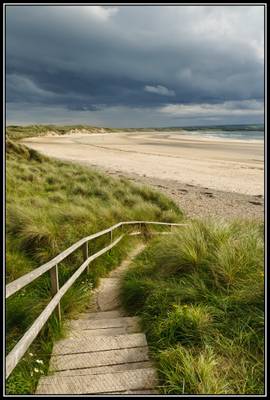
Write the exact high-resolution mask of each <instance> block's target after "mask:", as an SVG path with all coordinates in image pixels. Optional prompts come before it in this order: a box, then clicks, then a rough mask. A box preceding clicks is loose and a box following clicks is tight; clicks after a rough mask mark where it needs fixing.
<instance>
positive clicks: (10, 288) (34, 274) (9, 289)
mask: <svg viewBox="0 0 270 400" xmlns="http://www.w3.org/2000/svg"><path fill="white" fill-rule="evenodd" d="M136 224H147V225H168V226H182V225H185V224H176V223H168V222H152V221H127V222H119V223H118V224H116V225H113V226H111V227H110V228H107V229H104V230H103V231H100V232H97V233H94V234H93V235H90V236H87V237H85V238H83V239H81V240H79V241H78V242H76V243H74V244H73V245H72V246H70V247H69V248H68V249H66V250H64V251H63V252H62V253H60V254H58V256H56V257H54V258H53V259H52V260H51V261H49V262H47V263H46V264H43V265H41V266H40V267H38V268H36V269H34V270H33V271H31V272H29V273H28V274H25V275H23V276H21V277H20V278H18V279H16V280H14V281H13V282H11V283H9V284H8V285H7V286H6V299H7V298H8V297H10V296H11V295H12V294H14V293H16V292H17V291H18V290H20V289H22V288H23V287H24V286H26V285H28V284H29V283H31V282H33V281H34V280H35V279H37V278H38V277H40V276H41V275H43V274H44V273H45V272H47V271H49V270H50V269H51V268H53V267H54V266H55V265H56V264H58V263H59V262H61V261H63V260H64V259H65V258H66V257H68V256H69V255H70V254H71V253H73V252H74V251H75V250H77V249H78V248H79V247H81V246H82V245H83V244H84V243H86V242H89V241H90V240H93V239H96V238H98V237H100V236H102V235H105V234H106V233H109V232H112V231H113V230H114V229H116V228H119V227H120V226H122V225H136Z"/></svg>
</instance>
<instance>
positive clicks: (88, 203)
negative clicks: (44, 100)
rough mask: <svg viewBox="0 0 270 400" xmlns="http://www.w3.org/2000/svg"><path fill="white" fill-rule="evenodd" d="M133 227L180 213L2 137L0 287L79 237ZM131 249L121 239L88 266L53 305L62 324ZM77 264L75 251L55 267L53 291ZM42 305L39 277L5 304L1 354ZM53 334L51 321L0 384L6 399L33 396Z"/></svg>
mask: <svg viewBox="0 0 270 400" xmlns="http://www.w3.org/2000/svg"><path fill="white" fill-rule="evenodd" d="M28 133H29V132H28ZM17 134H18V133H17ZM15 136H16V135H15ZM18 138H19V137H18V136H16V139H18ZM138 219H140V220H143V219H145V220H158V221H168V222H174V221H181V220H182V212H181V211H180V210H179V209H178V208H177V207H176V205H175V204H174V203H173V202H172V201H171V200H169V199H168V198H167V197H165V196H164V195H163V194H161V193H159V192H157V191H154V190H152V189H149V188H148V187H144V186H139V185H135V184H132V183H130V182H129V181H128V180H126V179H116V178H111V177H108V176H106V175H105V174H102V173H99V172H97V171H95V170H93V169H90V168H87V167H82V166H79V165H75V164H68V163H65V162H61V161H56V160H52V159H49V158H47V157H44V156H42V155H41V154H39V153H38V152H36V151H35V150H32V149H29V148H27V147H25V146H23V145H21V144H19V143H18V142H14V141H12V140H10V135H8V138H7V140H6V280H7V283H8V282H11V281H13V280H14V279H16V278H18V277H20V276H22V275H23V274H25V273H27V272H29V271H31V270H32V269H34V268H36V267H38V266H40V265H41V264H43V263H45V262H47V261H49V260H50V259H51V258H53V257H54V256H55V255H57V254H59V253H60V252H61V251H63V250H65V249H66V248H67V247H69V246H70V245H71V244H73V243H75V242H76V241H78V240H79V239H81V238H82V237H85V236H87V235H89V234H91V233H95V232H98V231H100V230H102V229H104V228H107V227H109V226H111V225H113V224H115V223H117V222H119V221H125V220H138ZM116 234H117V233H116ZM134 241H135V239H132V240H131V238H130V239H129V240H126V239H124V240H123V241H122V242H120V243H119V245H117V246H116V247H115V248H114V249H112V251H111V252H110V253H107V254H106V255H103V256H102V257H101V258H100V259H97V260H96V261H95V262H93V263H92V264H91V268H90V273H89V275H88V276H87V275H86V273H85V274H83V275H82V276H81V278H79V279H78V281H76V283H75V284H74V285H73V286H72V288H71V289H70V290H69V291H68V292H67V294H66V295H65V296H64V298H63V300H62V301H61V307H62V312H63V316H64V319H65V318H66V317H72V316H74V314H75V313H77V312H80V311H81V310H82V309H83V308H84V306H85V305H86V304H87V303H88V302H89V298H90V296H91V289H92V288H93V287H94V286H95V285H96V284H97V282H98V279H99V277H101V276H103V275H104V274H105V273H106V272H107V271H108V270H109V269H111V268H113V267H114V266H116V265H117V264H118V263H119V262H120V261H121V259H123V257H124V256H125V255H126V254H127V252H128V251H129V250H130V249H131V247H132V246H134ZM109 243H110V240H109V237H108V236H105V237H102V238H99V239H98V240H95V241H92V242H90V246H89V251H90V252H91V253H94V252H95V251H97V250H99V249H101V248H102V247H104V245H105V244H109ZM82 261H83V258H82V252H81V251H80V250H78V251H77V252H76V253H75V254H73V255H71V256H69V257H68V258H67V259H66V260H65V261H64V262H62V263H60V264H59V274H60V278H59V279H60V285H62V284H63V283H64V282H65V281H66V280H67V279H68V278H69V277H70V276H71V275H72V273H73V272H74V271H75V269H77V268H78V267H79V266H80V265H81V263H82ZM50 298H51V294H50V279H49V274H45V275H43V276H42V277H40V278H39V279H37V280H36V281H35V282H33V283H32V284H30V285H28V286H26V287H25V288H24V289H23V290H21V291H19V292H18V293H17V294H15V295H13V296H11V297H10V298H9V299H8V300H7V303H6V332H7V352H9V351H10V350H11V349H12V347H13V346H14V344H15V343H16V342H17V341H18V339H19V338H20V337H22V335H23V334H24V333H25V331H26V330H27V329H28V328H29V327H30V325H31V324H32V323H33V322H34V320H35V319H36V318H37V316H38V315H39V314H40V312H41V311H42V310H43V309H44V307H45V305H46V304H48V302H49V300H50ZM60 333H61V332H60V330H59V327H58V325H57V322H56V320H55V318H54V317H52V318H51V319H50V321H49V323H48V324H46V326H45V328H44V329H43V331H42V332H41V334H40V335H39V337H38V338H37V339H36V341H35V342H34V344H33V345H32V346H31V348H30V349H29V351H28V352H27V354H26V355H25V357H24V358H23V360H22V361H21V362H20V363H19V364H18V366H17V367H16V368H15V370H14V371H13V372H12V374H11V375H10V377H9V378H8V380H7V385H6V389H7V393H9V394H26V393H34V390H35V386H36V384H37V381H38V378H39V376H40V374H42V373H46V369H47V366H48V360H49V355H50V351H51V348H52V342H53V339H54V338H56V337H58V336H59V334H60Z"/></svg>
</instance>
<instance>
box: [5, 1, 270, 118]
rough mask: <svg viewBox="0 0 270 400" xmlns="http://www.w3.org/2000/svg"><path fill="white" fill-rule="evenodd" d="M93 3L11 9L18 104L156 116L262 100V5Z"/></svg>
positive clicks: (9, 35) (10, 94) (10, 81)
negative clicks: (169, 110)
mask: <svg viewBox="0 0 270 400" xmlns="http://www.w3.org/2000/svg"><path fill="white" fill-rule="evenodd" d="M91 7H93V6H83V7H82V6H7V7H6V9H7V25H6V64H7V79H6V81H7V82H6V94H7V100H8V102H9V105H10V104H12V103H17V104H19V103H21V104H25V102H26V103H28V104H30V105H33V106H34V105H35V104H40V105H43V106H44V108H45V107H47V108H50V107H51V106H54V105H56V106H59V107H60V108H61V110H65V109H66V110H67V112H69V111H70V110H73V111H79V110H81V111H85V112H86V111H90V112H94V111H97V110H99V111H101V110H106V108H110V109H112V108H113V107H122V106H125V107H129V108H131V109H134V108H135V107H141V108H146V107H147V108H148V109H149V110H151V109H152V110H153V111H152V112H153V113H156V111H155V110H158V109H159V108H160V107H166V105H168V104H175V105H177V104H194V103H207V104H222V103H224V102H225V101H247V100H262V99H263V89H264V88H263V85H264V83H263V62H262V61H263V60H262V57H261V54H262V51H261V49H262V34H263V12H261V11H263V7H261V6H241V7H234V6H233V7H232V6H231V7H230V6H216V7H207V6H204V7H199V6H195V7H193V6H192V7H191V6H187V7H184V6H145V7H144V6H137V7H132V6H131V7H127V6H118V7H109V6H108V7H101V6H95V7H96V8H91ZM168 100H169V101H168ZM251 104H252V103H251ZM254 104H255V103H254ZM251 106H252V105H251ZM104 112H105V111H104ZM153 115H154V114H153ZM155 115H156V114H155ZM104 116H105V114H104ZM163 117H164V116H163Z"/></svg>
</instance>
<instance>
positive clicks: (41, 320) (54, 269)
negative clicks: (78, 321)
mask: <svg viewBox="0 0 270 400" xmlns="http://www.w3.org/2000/svg"><path fill="white" fill-rule="evenodd" d="M125 225H133V226H139V227H140V231H139V232H133V233H129V235H134V234H141V233H142V227H146V225H165V226H170V227H171V228H172V227H173V226H184V225H186V224H177V223H167V222H152V221H151V222H150V221H127V222H119V223H118V224H116V225H113V226H111V227H110V228H108V229H104V230H103V231H100V232H97V233H95V234H93V235H90V236H87V237H85V238H83V239H81V240H79V241H78V242H77V243H75V244H73V245H72V246H70V247H69V248H68V249H66V250H65V251H63V252H62V253H60V254H59V255H58V256H56V257H54V258H53V259H52V260H51V261H49V262H47V263H46V264H43V265H42V266H40V267H39V268H36V269H34V270H33V271H31V272H29V273H28V274H25V275H23V276H21V277H20V278H18V279H16V280H15V281H13V282H11V283H9V284H8V285H7V286H6V299H7V298H8V297H10V296H11V295H13V294H14V293H16V292H18V291H19V290H20V289H22V288H24V287H25V286H26V285H28V284H29V283H31V282H33V281H34V280H35V279H37V278H38V277H40V276H41V275H43V274H44V273H45V272H47V271H50V276H51V292H52V295H53V298H52V300H51V301H50V302H49V304H48V305H47V306H46V308H45V309H44V310H43V311H42V313H41V314H40V315H39V317H38V318H37V319H36V320H35V321H34V323H33V324H32V326H31V327H30V328H29V329H28V331H27V332H26V333H25V334H24V336H23V337H22V338H21V339H20V340H19V342H18V343H17V344H16V345H15V346H14V348H13V349H12V350H11V352H10V353H9V354H8V355H7V357H6V378H8V376H9V375H10V373H11V372H12V371H13V369H14V368H15V367H16V365H17V364H18V362H19V361H20V359H21V358H22V357H23V355H24V354H25V352H26V351H27V349H28V348H29V346H30V345H31V344H32V342H33V341H34V340H35V338H36V337H37V335H38V334H39V332H40V331H41V329H42V327H43V326H44V325H45V323H46V322H47V321H48V319H49V317H50V316H51V315H52V313H53V312H54V311H56V316H57V318H58V320H59V321H61V308H60V300H61V298H62V297H63V296H64V294H65V293H66V292H67V290H68V289H69V288H70V287H71V286H72V285H73V283H74V282H75V281H76V279H77V278H78V277H79V276H80V275H81V274H82V272H83V271H84V270H85V269H86V268H87V269H88V268H89V264H90V262H91V261H93V260H95V259H96V258H98V257H100V256H101V255H102V254H104V253H106V252H107V251H109V250H110V249H112V248H113V247H114V246H116V245H117V244H118V243H119V242H120V240H122V239H123V237H124V236H125V233H123V232H122V234H121V235H120V236H119V237H118V238H117V239H115V240H113V231H114V230H115V229H117V228H120V227H121V228H123V227H124V226H125ZM106 233H110V240H111V243H110V244H109V245H108V246H106V247H104V248H103V249H101V250H100V251H98V252H97V253H95V254H93V255H90V256H89V255H88V242H89V241H91V240H93V239H96V238H98V237H100V236H103V235H105V234H106ZM163 233H167V232H163ZM80 247H82V248H83V255H84V262H83V264H82V265H81V266H80V267H79V268H78V269H77V270H76V272H75V273H74V274H73V275H72V276H71V277H70V278H69V279H68V281H67V282H66V283H65V284H64V285H63V286H62V287H61V288H60V289H59V283H58V264H59V263H60V262H61V261H63V260H64V259H65V258H66V257H68V256H69V255H70V254H72V253H73V252H74V251H75V250H77V249H78V248H80Z"/></svg>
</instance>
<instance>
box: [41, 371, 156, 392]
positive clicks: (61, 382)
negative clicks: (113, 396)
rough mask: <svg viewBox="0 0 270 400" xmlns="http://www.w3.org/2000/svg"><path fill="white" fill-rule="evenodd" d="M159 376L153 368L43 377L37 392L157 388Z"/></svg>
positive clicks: (138, 390)
mask: <svg viewBox="0 0 270 400" xmlns="http://www.w3.org/2000/svg"><path fill="white" fill-rule="evenodd" d="M156 385H157V377H156V373H155V370H154V369H152V368H144V369H136V370H133V371H122V372H115V373H108V374H100V375H82V376H57V375H55V376H49V377H42V378H41V379H40V381H39V385H38V388H37V391H36V394H102V393H113V392H124V391H132V390H136V391H137V393H139V392H140V391H143V390H148V389H151V390H153V389H155V386H156Z"/></svg>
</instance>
